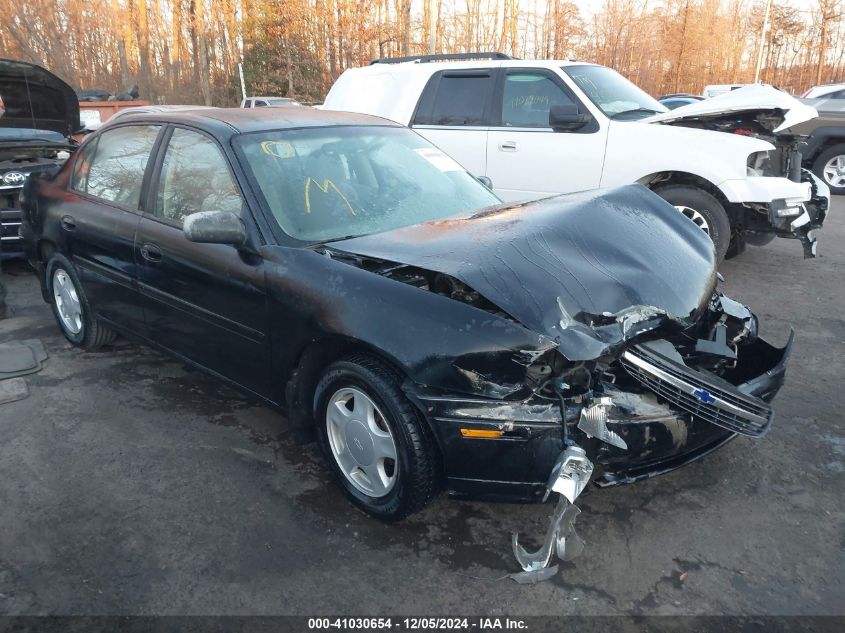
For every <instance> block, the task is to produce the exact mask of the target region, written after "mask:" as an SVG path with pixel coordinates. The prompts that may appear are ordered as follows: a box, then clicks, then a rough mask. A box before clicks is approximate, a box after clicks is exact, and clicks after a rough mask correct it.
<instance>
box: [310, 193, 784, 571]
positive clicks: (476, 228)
mask: <svg viewBox="0 0 845 633" xmlns="http://www.w3.org/2000/svg"><path fill="white" fill-rule="evenodd" d="M469 244H472V248H469V247H468V245H469ZM632 245H633V247H632ZM326 254H327V255H328V256H329V257H331V258H333V259H340V260H343V261H346V262H347V263H350V264H351V265H353V266H355V267H356V268H363V269H366V270H367V271H369V272H371V273H374V274H376V275H377V276H378V277H379V278H381V279H387V280H391V281H392V282H396V283H397V284H398V286H400V287H402V288H403V289H406V290H410V289H409V288H408V287H409V286H412V287H413V288H415V289H416V290H414V292H416V291H417V290H418V291H421V292H424V293H425V295H428V296H429V297H431V296H432V295H436V296H437V297H436V301H437V304H438V305H442V304H443V301H444V298H445V299H448V300H450V301H447V302H446V303H447V304H448V305H449V306H450V307H456V306H459V304H462V305H463V309H464V310H466V312H465V314H466V316H467V318H466V319H465V320H463V321H462V325H461V326H460V327H458V328H457V334H458V335H459V336H458V337H457V338H456V337H454V336H453V335H454V334H455V331H454V330H448V335H449V338H450V340H452V341H453V342H452V350H453V351H452V352H451V353H448V354H444V353H443V352H440V353H437V354H431V355H428V356H426V358H425V360H424V361H420V362H418V363H415V364H414V365H413V367H412V368H411V369H410V370H409V371H408V372H407V373H408V378H407V379H406V381H405V383H404V385H403V389H404V391H405V393H406V394H407V396H408V397H409V399H410V400H411V401H412V402H414V403H415V404H416V405H417V407H418V409H419V410H420V411H421V413H422V414H423V415H424V416H425V418H426V419H427V420H428V422H429V425H430V427H431V430H432V433H433V435H434V437H435V439H436V441H437V444H438V446H439V447H440V452H441V455H442V457H443V462H444V466H445V471H446V478H447V488H448V490H449V492H450V494H452V495H456V496H472V497H482V498H488V499H501V500H510V501H513V500H523V501H541V500H543V499H544V498H546V497H548V496H549V495H550V494H551V493H553V492H555V493H558V494H560V495H561V500H560V501H559V503H558V505H557V507H556V509H555V511H554V513H553V515H552V517H551V522H550V526H549V529H548V530H547V532H546V539H545V541H544V543H543V546H542V547H541V548H540V549H539V550H538V551H536V552H529V551H528V550H526V549H525V548H524V547H523V546H521V545H520V543H519V539H518V538H515V539H514V554H515V555H516V557H517V560H518V561H519V563H520V566H521V567H522V568H523V572H525V575H518V577H515V578H514V579H515V580H518V581H520V582H534V581H536V580H541V579H542V578H544V577H547V576H548V573H549V572H548V571H543V570H548V569H549V568H548V567H547V566H548V565H549V564H550V562H551V559H552V555H553V554H554V553H557V555H558V557H559V558H562V559H564V560H567V559H569V558H571V557H572V556H574V555H575V554H577V553H578V552H579V551H580V550H581V549H582V544H581V541H580V539H579V538H578V537H577V535H576V534H575V531H574V520H575V517H576V516H577V515H578V512H579V510H578V509H577V507H575V506H574V502H575V500H576V499H577V497H578V495H579V494H580V493H581V491H582V490H583V489H584V486H585V485H586V484H587V483H588V482H589V481H594V482H595V483H597V484H598V485H599V486H609V485H617V484H623V483H629V482H633V481H637V480H639V479H643V478H647V477H653V476H655V475H659V474H661V473H665V472H668V471H670V470H673V469H675V468H678V467H680V466H682V465H684V464H687V463H689V462H691V461H694V460H696V459H698V458H700V457H702V456H703V455H706V454H707V453H709V452H711V451H713V450H714V449H716V448H718V447H719V446H721V445H723V444H724V443H725V442H727V441H728V440H730V439H731V438H733V437H734V436H735V435H737V434H744V435H747V436H750V437H760V436H762V435H763V434H765V433H766V431H767V430H768V428H769V426H770V425H771V420H772V409H771V406H770V405H769V402H770V401H771V400H772V398H773V397H774V395H775V394H776V393H777V391H778V389H779V388H780V386H781V385H782V383H783V379H784V372H785V366H786V360H787V357H788V355H789V350H790V346H791V339H790V342H789V343H788V344H787V345H786V346H785V347H784V348H782V349H778V348H775V347H773V346H771V345H769V344H768V343H766V342H765V341H764V340H762V339H760V338H759V337H758V335H757V330H758V324H757V319H756V317H755V316H754V315H753V314H752V313H751V311H750V310H749V309H748V308H747V307H745V306H744V305H742V304H740V303H737V302H736V301H733V300H731V299H729V298H727V297H725V296H724V295H722V294H721V293H719V292H718V291H716V283H717V276H716V272H715V262H714V254H713V247H712V244H711V243H710V241H709V238H707V236H706V235H705V234H704V233H703V232H702V231H700V230H699V229H698V228H697V227H696V226H695V225H694V224H693V223H691V222H689V221H687V220H686V218H684V217H683V216H681V215H680V214H678V213H675V212H674V210H673V209H671V208H667V206H666V205H665V204H663V203H662V201H660V200H659V199H657V198H656V197H655V196H654V194H652V193H651V192H649V191H647V190H646V189H645V188H643V187H639V186H629V187H623V188H619V189H617V190H612V191H605V192H585V193H582V194H575V195H570V196H565V197H560V198H552V199H548V200H544V201H539V202H536V203H532V204H531V205H530V206H525V207H512V208H497V209H494V210H492V211H489V212H483V213H478V214H476V215H473V216H470V217H467V218H458V219H455V220H450V221H442V222H437V223H428V224H423V225H418V226H414V227H407V228H404V229H401V230H397V231H392V232H387V233H382V234H379V235H378V237H377V238H371V237H367V238H355V239H351V240H346V241H343V242H339V243H335V244H333V245H332V246H331V248H329V249H327V250H326ZM425 295H420V296H421V297H422V296H425ZM432 301H434V299H433V298H432ZM432 305H434V304H433V303H432ZM422 318H423V320H425V319H426V318H430V315H424V316H423V317H422ZM415 331H416V330H415ZM420 331H430V329H429V328H428V327H426V328H420ZM442 332H443V336H446V334H447V330H443V331H442ZM505 332H509V333H510V336H511V338H510V339H509V340H510V341H511V344H509V345H507V346H504V345H499V344H491V343H492V341H499V342H501V341H502V340H503V339H502V334H503V333H505ZM488 341H489V342H488ZM429 345H431V346H436V347H438V349H442V345H440V343H439V339H437V340H434V341H431V342H430V343H429Z"/></svg>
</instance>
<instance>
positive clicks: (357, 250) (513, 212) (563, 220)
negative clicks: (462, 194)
mask: <svg viewBox="0 0 845 633" xmlns="http://www.w3.org/2000/svg"><path fill="white" fill-rule="evenodd" d="M331 248H332V249H335V250H339V251H345V252H347V253H353V254H357V255H361V256H365V257H371V258H376V259H382V260H387V261H391V262H396V263H401V264H407V265H410V266H415V267H418V268H422V269H426V270H431V271H435V272H440V273H444V274H447V275H451V276H452V277H455V278H456V279H458V280H460V281H462V282H463V283H465V284H466V285H468V286H470V287H471V288H473V289H474V290H476V291H477V292H479V293H480V294H481V295H482V296H484V297H485V298H486V299H487V300H489V301H490V302H492V303H494V304H495V305H497V306H498V307H499V308H501V309H502V310H504V311H505V312H507V313H508V314H510V315H511V316H512V317H514V318H515V319H516V320H518V321H519V322H520V323H522V325H524V326H525V327H527V328H529V329H531V330H534V331H536V332H538V333H541V334H545V335H547V336H549V337H551V338H553V339H555V340H557V341H558V347H559V349H560V351H561V353H563V355H564V356H566V357H567V358H568V359H570V360H573V361H575V360H589V359H595V358H598V357H599V356H601V355H603V354H604V353H606V352H607V351H608V349H609V348H610V347H612V346H615V345H618V344H619V343H621V342H623V341H624V340H626V339H628V338H630V337H631V336H633V335H634V334H636V333H638V332H640V331H643V329H651V328H652V327H655V326H657V325H659V324H660V323H663V322H665V321H666V320H667V319H671V320H673V321H677V322H680V323H681V324H682V325H687V324H690V323H691V322H692V321H693V320H694V319H695V318H697V316H698V313H699V310H700V309H701V308H702V307H703V306H704V305H706V302H707V301H708V300H709V298H710V296H711V294H712V292H713V289H714V287H715V283H716V277H715V275H716V271H715V265H714V252H713V245H712V242H711V241H710V238H709V237H708V236H707V235H706V234H705V233H704V232H703V231H702V230H701V229H699V228H698V227H697V226H696V225H695V224H693V223H692V222H691V221H690V220H688V219H687V218H686V217H684V216H683V215H682V214H681V213H679V212H678V211H677V210H675V209H674V208H673V207H672V206H670V205H669V204H668V203H666V202H665V201H664V200H662V199H661V198H659V197H658V196H657V195H655V194H654V193H652V192H651V191H649V190H648V189H646V188H645V187H642V186H641V185H628V186H625V187H619V188H617V189H609V190H593V191H587V192H583V193H577V194H569V195H564V196H556V197H553V198H546V199H545V200H540V201H537V202H531V203H527V204H522V205H515V206H511V207H506V208H500V207H493V208H492V209H482V210H479V211H476V212H473V214H472V215H466V216H458V217H455V218H450V219H448V220H441V221H435V222H428V223H425V224H418V225H414V226H410V227H406V228H402V229H396V230H392V231H387V232H384V233H378V234H374V235H370V236H365V237H357V238H352V239H348V240H342V241H337V242H333V243H332V244H331ZM397 327H401V324H397Z"/></svg>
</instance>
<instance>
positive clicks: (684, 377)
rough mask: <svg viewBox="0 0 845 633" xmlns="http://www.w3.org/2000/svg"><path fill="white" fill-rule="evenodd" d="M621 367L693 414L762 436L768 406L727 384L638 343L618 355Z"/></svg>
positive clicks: (769, 412) (769, 415) (769, 410)
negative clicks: (706, 376)
mask: <svg viewBox="0 0 845 633" xmlns="http://www.w3.org/2000/svg"><path fill="white" fill-rule="evenodd" d="M621 362H622V366H623V367H624V368H625V370H626V371H627V372H628V373H629V374H630V375H631V377H633V378H634V379H635V380H637V381H639V382H640V383H642V384H643V385H644V386H645V387H648V388H649V389H650V390H652V391H653V392H654V393H656V394H657V395H658V396H660V397H661V398H663V399H664V400H666V401H667V402H669V403H671V404H674V405H675V406H677V407H678V408H680V409H682V410H684V411H687V412H688V413H691V414H692V415H693V416H694V417H696V418H699V419H701V420H704V421H706V422H711V423H712V424H715V425H717V426H720V427H722V428H725V429H728V430H729V431H733V432H734V433H740V434H742V435H747V436H749V437H760V436H761V435H764V434H765V433H766V432H767V431H768V430H769V426H770V425H771V423H772V417H773V411H772V408H771V407H770V406H769V405H768V404H767V403H765V402H763V401H762V400H760V399H759V398H755V397H754V396H747V395H745V394H744V393H742V392H740V391H739V390H737V389H734V388H733V387H731V386H730V385H727V384H724V385H719V384H717V383H716V382H715V381H713V380H708V379H707V378H705V377H704V376H701V375H699V374H698V373H697V372H694V371H692V370H690V369H689V368H687V367H684V366H681V365H678V364H677V363H674V362H672V361H671V360H669V359H666V358H664V357H662V356H659V355H657V354H654V353H652V352H649V351H648V350H647V349H645V348H643V347H642V346H636V347H634V348H631V349H629V350H627V351H626V352H625V353H624V354H623V355H622V361H621Z"/></svg>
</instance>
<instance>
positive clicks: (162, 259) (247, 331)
mask: <svg viewBox="0 0 845 633" xmlns="http://www.w3.org/2000/svg"><path fill="white" fill-rule="evenodd" d="M160 155H161V153H160ZM149 208H150V209H151V210H152V211H153V212H152V213H145V214H144V216H143V218H142V219H141V222H140V224H139V226H138V233H137V236H136V239H135V249H136V258H137V261H138V264H139V276H138V288H139V291H140V294H141V297H142V301H143V305H144V318H145V320H146V323H147V331H148V332H149V336H150V338H151V339H153V340H154V341H155V342H157V343H159V344H160V345H163V346H164V347H166V348H168V349H170V350H172V351H174V352H176V353H177V354H179V355H181V356H184V357H185V358H187V359H189V360H192V361H194V362H196V363H198V364H200V365H202V366H204V367H206V368H207V369H210V370H212V371H214V372H217V373H218V374H220V375H222V376H224V377H226V378H229V379H230V380H233V381H235V382H237V383H239V384H240V385H242V386H244V387H246V388H248V389H250V390H252V391H254V392H256V393H258V394H260V395H263V396H267V397H270V395H271V377H270V346H269V339H268V335H267V331H268V316H267V299H266V293H265V280H264V266H263V262H262V260H261V259H260V258H258V257H255V256H254V255H248V254H245V253H242V252H240V251H239V250H238V249H236V248H235V247H233V246H229V245H223V244H196V243H194V242H190V241H188V240H187V239H186V238H185V236H184V234H183V233H182V220H183V219H184V218H185V217H186V216H188V215H190V214H191V213H196V212H198V211H232V212H234V213H237V214H238V215H240V216H241V218H242V219H243V220H244V222H245V223H250V222H252V221H253V220H252V218H251V217H250V215H249V213H248V212H246V210H245V209H244V202H243V198H242V196H241V193H240V190H239V188H238V186H237V184H236V182H235V179H234V178H233V176H232V173H231V170H230V167H229V164H228V162H227V160H226V158H225V156H224V154H223V152H222V151H221V150H220V148H219V147H218V145H217V143H216V142H215V141H214V140H213V139H211V138H210V137H208V136H206V135H205V134H202V133H200V132H197V131H194V130H189V129H185V128H179V127H175V128H173V129H172V134H171V136H170V138H169V139H167V141H166V146H165V148H164V152H163V158H162V160H161V164H160V166H159V168H158V169H156V174H155V175H154V177H153V187H152V189H151V192H150V202H149Z"/></svg>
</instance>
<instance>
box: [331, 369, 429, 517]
mask: <svg viewBox="0 0 845 633" xmlns="http://www.w3.org/2000/svg"><path fill="white" fill-rule="evenodd" d="M400 385H401V381H400V378H399V377H398V375H397V374H396V372H395V371H393V370H392V369H390V368H389V367H388V366H387V365H386V364H384V363H382V362H381V361H379V360H377V359H376V358H374V357H371V356H367V355H355V356H350V357H349V358H346V359H344V360H342V361H339V362H336V363H334V364H332V365H331V366H329V367H328V368H327V369H326V372H325V373H324V374H323V377H322V379H321V380H320V382H319V384H318V385H317V389H316V391H315V394H314V410H315V419H316V423H317V436H318V440H319V443H320V448H321V449H322V451H323V454H324V455H325V456H326V459H327V460H328V462H329V465H330V467H331V469H332V471H333V472H334V473H335V475H336V476H337V478H338V481H339V483H340V485H341V487H342V489H343V492H344V494H346V496H347V498H348V499H349V500H350V501H351V502H352V503H353V504H355V505H356V506H358V507H359V508H361V509H362V510H363V511H364V512H366V513H368V514H371V515H373V516H374V517H376V518H379V519H381V520H383V521H388V522H392V521H398V520H400V519H402V518H404V517H406V516H408V515H409V514H413V513H414V512H417V511H419V510H421V509H422V508H423V507H425V506H426V505H427V504H428V503H429V502H430V501H431V500H432V499H433V498H434V496H435V495H436V493H437V488H438V485H437V484H438V475H439V459H438V453H437V447H436V446H435V443H434V439H433V438H432V436H431V432H430V431H429V429H428V426H427V424H426V422H425V420H423V418H422V416H421V414H420V413H419V412H418V411H417V409H416V408H415V407H414V406H413V405H412V404H411V403H410V402H409V401H408V399H407V397H406V396H405V394H404V393H403V392H402V389H401V386H400Z"/></svg>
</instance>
